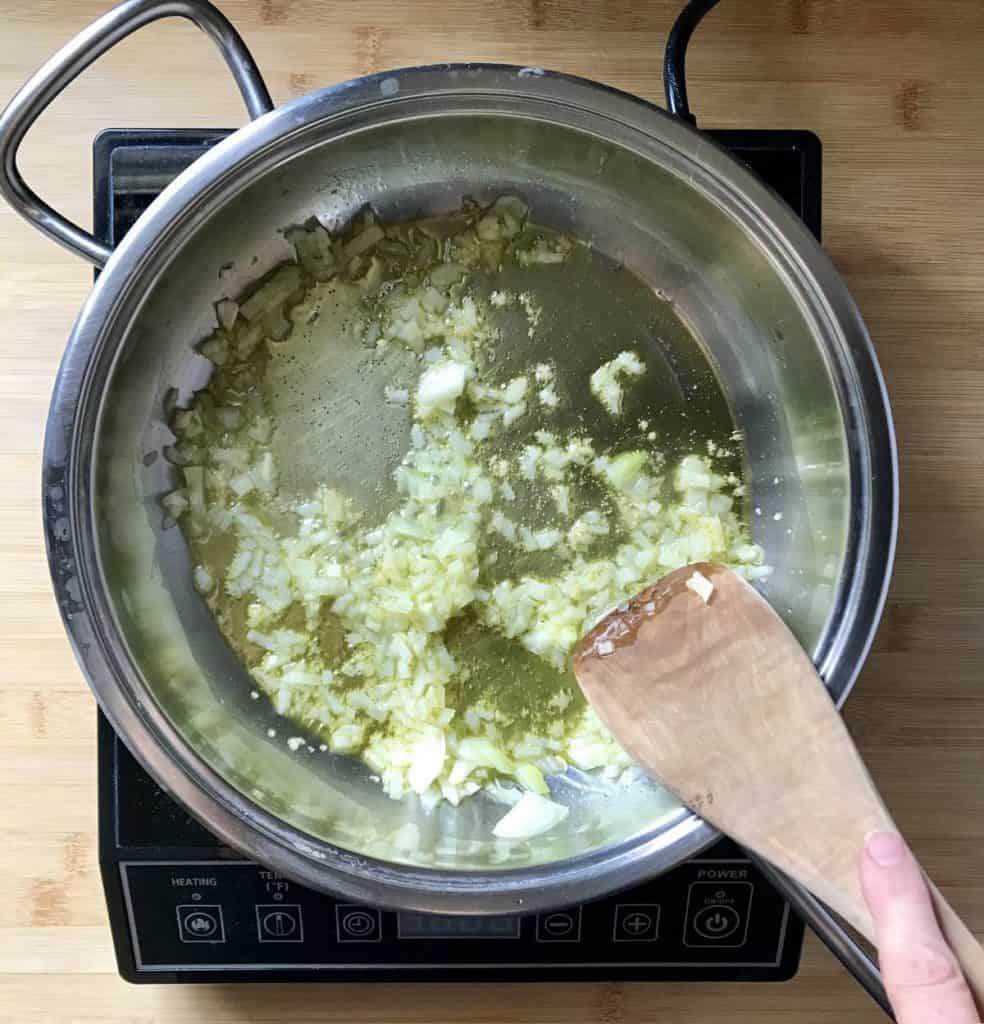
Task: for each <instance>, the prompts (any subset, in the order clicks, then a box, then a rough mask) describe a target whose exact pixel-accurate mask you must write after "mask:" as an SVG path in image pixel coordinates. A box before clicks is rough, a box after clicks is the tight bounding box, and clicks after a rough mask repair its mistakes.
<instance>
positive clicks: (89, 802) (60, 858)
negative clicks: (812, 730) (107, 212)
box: [0, 0, 984, 1024]
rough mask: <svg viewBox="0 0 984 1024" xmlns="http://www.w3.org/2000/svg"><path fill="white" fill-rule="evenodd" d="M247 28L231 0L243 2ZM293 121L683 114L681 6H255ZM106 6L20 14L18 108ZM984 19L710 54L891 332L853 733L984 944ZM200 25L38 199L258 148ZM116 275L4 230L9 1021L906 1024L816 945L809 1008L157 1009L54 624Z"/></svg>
mask: <svg viewBox="0 0 984 1024" xmlns="http://www.w3.org/2000/svg"><path fill="white" fill-rule="evenodd" d="M220 3H221V0H220ZM221 5H222V7H223V10H224V11H225V12H226V13H227V14H228V15H229V17H230V18H231V19H232V20H233V21H234V22H235V24H236V25H237V27H238V28H239V29H240V31H241V32H242V33H243V35H244V36H245V38H246V40H247V42H248V43H249V45H250V47H251V48H252V50H253V52H254V55H255V56H256V58H257V60H258V62H259V64H260V67H261V68H262V69H263V71H264V72H265V74H266V76H267V82H268V85H269V87H270V90H271V92H272V93H273V95H274V98H275V99H277V100H284V99H286V98H288V97H290V96H293V95H297V94H300V93H302V92H306V91H308V90H310V89H313V88H316V87H318V86H320V85H323V84H329V83H332V82H336V81H339V80H342V79H344V78H349V77H352V76H354V75H359V74H364V73H367V72H370V71H375V70H379V69H382V68H386V67H393V66H399V65H406V64H415V63H427V62H431V61H437V60H445V59H465V58H485V59H489V60H502V61H510V62H514V63H521V64H539V65H543V66H546V67H553V68H557V69H559V70H563V71H568V72H573V73H575V74H580V75H586V76H588V77H592V78H597V79H600V80H603V81H606V82H608V83H610V84H612V85H615V86H618V87H620V88H622V89H626V90H628V91H630V92H635V93H638V94H640V95H642V96H645V97H647V98H651V99H655V100H660V79H661V57H660V54H661V49H662V45H663V41H664V39H665V34H666V32H667V30H668V28H669V26H670V23H671V21H672V19H673V17H674V15H675V14H676V12H677V9H678V6H679V4H678V2H677V0H500V2H498V3H495V4H487V3H482V2H480V0H467V2H466V0H419V2H414V0H410V2H396V0H360V2H358V3H356V2H355V0H333V2H332V4H331V5H326V4H324V3H319V2H317V0H227V2H224V3H221ZM105 6H106V4H105V3H104V2H103V0H49V2H47V3H43V4H35V3H29V2H28V0H0V23H2V25H3V29H2V31H0V101H4V102H5V101H6V99H7V98H8V97H9V96H10V95H12V93H13V92H14V90H15V89H16V88H17V87H18V86H19V85H20V84H21V82H22V81H23V80H24V79H25V78H26V77H27V76H28V74H30V73H31V72H32V71H33V70H34V69H35V68H36V67H37V66H38V65H39V64H41V63H42V62H43V61H44V60H46V59H47V58H48V57H49V56H50V55H51V54H52V53H53V52H54V51H55V50H56V49H57V48H58V47H59V46H60V45H61V44H62V43H63V42H65V41H66V40H67V39H68V38H69V37H70V36H71V35H73V34H74V33H76V32H78V31H79V30H80V29H81V28H83V27H84V26H85V25H86V24H87V23H88V22H89V21H91V20H92V19H93V18H94V17H96V16H97V15H98V14H99V13H101V12H102V11H103V10H104V9H105ZM982 38H984V5H982V4H981V3H980V2H979V0H948V2H947V3H946V4H927V3H925V2H924V0H866V2H865V3H847V2H845V0H722V3H721V5H720V7H719V8H718V10H717V11H715V12H714V14H712V15H711V16H710V18H709V19H708V21H707V22H706V23H705V24H704V25H703V26H702V27H701V29H700V30H699V32H698V35H697V36H696V38H695V41H694V44H693V47H692V50H691V54H690V60H689V62H688V66H689V72H690V75H689V80H690V94H691V102H692V104H693V106H694V110H695V112H696V114H697V116H698V118H699V119H700V120H701V122H702V123H703V124H705V125H707V126H713V127H755V128H778V127H787V128H811V129H813V130H814V131H816V132H817V133H818V134H819V135H820V136H821V138H822V139H823V141H824V146H825V167H824V174H825V187H824V238H825V244H826V246H827V248H828V250H829V251H830V253H831V254H832V256H833V257H834V260H835V261H836V263H837V264H838V266H839V267H840V269H841V270H842V272H843V273H844V275H845V277H846V278H847V281H848V284H849V286H850V288H851V289H852V291H853V293H854V295H855V297H856V298H857V300H858V303H859V305H860V306H861V309H862V312H863V313H864V315H865V318H866V320H867V322H868V326H869V328H870V329H871V332H872V335H873V337H874V340H875V344H876V346H877V348H878V353H879V356H880V358H881V360H882V365H883V367H884V370H885V373H886V376H887V379H888V385H889V389H890V391H891V394H892V398H893V402H894V408H895V415H896V419H897V427H898V432H899V440H900V447H901V452H902V491H903V508H902V531H901V540H900V549H899V560H898V568H897V571H896V575H895V583H894V586H893V589H892V593H891V597H890V603H889V608H888V612H887V615H886V618H885V622H884V624H883V626H882V630H881V633H880V635H879V639H878V642H877V645H876V649H875V652H874V653H873V655H872V656H871V658H870V660H869V662H868V666H867V668H866V669H865V671H864V674H863V675H862V678H861V681H860V683H859V685H858V689H857V690H856V691H855V694H854V696H853V697H852V698H851V701H850V702H849V704H848V709H847V719H848V724H849V725H850V727H851V730H852V732H853V735H854V737H855V739H856V740H857V742H858V744H859V746H860V747H861V750H862V753H863V754H864V756H865V759H866V761H867V762H868V764H869V765H870V766H871V768H872V771H873V774H874V775H875V778H876V781H877V783H878V785H879V787H880V788H881V790H882V792H883V793H884V794H885V797H886V800H887V801H888V803H889V805H890V806H891V808H892V811H893V813H894V815H895V816H896V818H897V820H898V822H899V824H900V827H901V828H902V829H903V831H905V832H906V834H907V835H908V836H909V837H910V838H911V841H912V843H913V846H914V847H915V849H916V851H917V853H918V854H919V856H920V857H921V859H922V860H923V863H924V864H925V866H926V869H927V871H928V872H929V873H930V874H931V875H932V876H933V877H934V878H935V879H936V880H937V881H938V883H939V885H940V887H941V888H942V889H944V890H945V891H946V893H947V895H948V896H949V897H950V898H951V899H952V901H953V903H954V904H955V906H957V907H958V908H959V910H960V911H961V913H962V914H963V915H964V916H965V918H966V920H967V922H968V924H969V925H970V927H971V928H972V929H973V930H974V931H976V932H977V934H978V935H979V936H980V935H982V934H984V872H982V870H981V869H982V867H984V784H982V782H981V780H982V779H984V627H982V622H984V583H982V579H984V515H982V511H981V510H982V508H984V454H982V453H984V137H982V136H981V133H980V125H981V124H982V123H984V64H982V58H981V40H982ZM243 117H244V115H243V112H242V109H241V107H240V103H239V99H238V96H237V95H236V93H235V90H234V87H233V85H232V83H231V80H230V79H229V78H228V75H227V74H226V72H225V70H224V68H223V66H222V65H221V62H220V60H219V59H218V57H217V56H216V55H215V54H214V52H213V51H212V49H211V47H210V46H209V44H208V43H207V41H206V40H205V39H204V38H201V37H199V36H198V35H197V34H196V33H195V30H194V29H192V28H191V27H190V26H186V25H183V24H176V23H162V24H159V25H154V26H151V27H150V28H148V29H144V30H143V32H141V33H140V34H139V35H138V36H136V37H134V38H132V39H130V40H128V41H126V42H125V43H123V44H122V45H121V46H120V47H118V48H117V49H116V50H114V51H113V52H112V53H111V54H110V55H109V56H108V57H106V58H104V59H103V60H101V61H100V62H99V63H97V64H96V65H95V66H94V67H93V68H92V69H90V71H89V72H88V73H87V74H86V75H85V77H84V78H83V79H82V80H81V81H80V82H78V83H77V84H76V85H75V86H73V87H72V89H71V90H70V91H69V92H68V93H67V94H66V95H65V96H64V97H62V98H61V99H60V100H59V101H58V102H57V103H56V104H55V105H54V107H53V108H52V109H51V111H50V112H49V113H48V114H47V115H46V117H45V118H44V119H43V120H42V121H41V122H40V123H39V125H38V126H37V127H36V129H35V130H34V131H33V132H32V134H31V136H30V137H29V139H28V141H27V143H26V145H25V148H24V151H23V157H22V167H23V169H24V172H25V175H26V176H27V178H28V180H29V181H30V182H31V183H32V184H33V185H35V186H36V187H37V189H38V190H39V191H40V192H41V193H42V194H43V195H44V196H45V197H46V198H48V199H49V200H50V201H52V202H53V204H54V205H55V206H56V207H58V208H59V209H61V210H63V211H64V212H66V213H67V214H69V215H70V216H71V217H72V218H73V219H77V220H79V221H80V222H81V223H83V224H87V223H89V218H90V205H91V193H90V184H89V183H90V179H91V165H90V151H91V143H92V138H93V136H94V135H95V134H96V133H97V132H98V131H99V130H100V129H102V128H105V127H125V126H142V127H178V126H196V125H197V126H208V127H217V126H219V127H224V126H235V125H238V124H240V123H242V121H243ZM90 283H91V276H90V272H89V270H88V268H87V267H86V266H84V265H83V264H82V263H80V262H79V261H77V260H75V259H73V258H72V257H70V256H69V255H67V254H65V253H63V252H62V251H61V250H59V249H57V248H56V247H55V246H53V245H52V244H51V243H49V242H48V241H47V240H45V239H43V238H42V237H41V236H40V235H37V234H36V233H34V232H33V231H32V230H31V229H30V228H28V227H27V226H26V225H25V224H23V223H21V222H20V221H19V220H18V219H17V218H16V217H15V216H14V215H13V214H11V213H9V212H8V211H7V210H6V208H3V209H0V309H2V311H3V332H2V334H0V466H2V469H0V666H2V673H3V674H2V682H0V835H2V836H3V841H2V842H0V878H2V880H3V886H2V890H0V1024H14V1022H16V1024H23V1022H25V1021H28V1020H30V1021H32V1022H34V1024H49V1022H50V1024H67V1022H69V1021H72V1022H75V1021H79V1022H81V1021H86V1022H100V1024H124V1022H126V1024H134V1022H140V1024H150V1022H158V1021H165V1020H166V1021H167V1022H168V1024H226V1022H228V1024H232V1022H236V1024H239V1022H243V1021H256V1022H268V1024H274V1022H277V1024H279V1022H282V1021H286V1020H290V1021H291V1022H292V1024H304V1022H311V1024H314V1022H316V1021H317V1022H319V1024H325V1022H335V1021H337V1022H339V1024H342V1022H345V1024H349V1022H353V1021H365V1022H371V1024H383V1022H387V1024H388V1022H414V1024H418V1022H419V1024H444V1022H453V1021H461V1022H466V1021H467V1022H469V1024H486V1022H489V1024H491V1022H496V1021H515V1022H537V1024H540V1022H543V1024H547V1022H554V1021H556V1022H558V1024H560V1022H563V1024H577V1022H585V1024H588V1022H591V1024H597V1022H598V1021H606V1022H623V1021H624V1022H632V1021H640V1022H643V1021H645V1022H656V1021H665V1022H668V1024H718V1022H725V1021H727V1022H728V1024H768V1022H770V1021H774V1022H776V1024H835V1022H836V1024H862V1022H864V1024H869V1022H870V1024H876V1022H878V1021H880V1020H882V1019H883V1018H882V1017H881V1016H880V1015H879V1012H878V1011H877V1010H876V1009H875V1008H874V1006H873V1005H872V1004H870V1003H869V1002H868V1000H867V998H866V997H865V996H864V994H863V993H861V992H860V991H859V990H858V989H857V987H856V986H855V984H854V983H853V982H852V981H851V980H850V979H849V978H847V977H845V976H844V975H843V974H842V972H841V969H840V968H839V966H838V965H837V964H835V963H834V961H833V960H832V959H831V958H830V957H829V956H828V954H827V953H826V952H825V951H823V950H822V949H821V948H820V947H819V946H818V945H817V944H816V943H815V942H813V941H812V940H811V941H808V943H807V947H806V952H805V956H804V964H803V967H802V969H801V971H800V974H799V976H798V978H797V979H796V980H795V981H794V982H792V983H790V984H788V985H782V986H772V985H770V986H757V987H752V986H740V985H704V986H681V985H676V986H674V985H644V984H627V985H615V984H598V985H585V986H574V985H566V986H565V985H553V986H541V985H532V986H521V985H510V986H498V987H496V988H495V989H494V990H493V989H487V990H483V991H481V992H474V991H468V992H465V991H464V990H463V989H462V987H461V986H445V987H441V986H431V985H426V986H397V985H391V986H388V985H373V986H365V987H357V986H338V987H332V988H323V987H319V988H313V987H310V986H292V987H287V986H260V987H245V986H240V987H233V986H215V987H211V986H208V987H197V988H183V989H181V988H168V987H141V988H135V987H129V986H127V985H125V984H124V983H123V982H121V981H120V980H119V979H118V978H117V977H116V975H115V969H114V964H113V960H112V954H111V950H110V945H109V934H108V930H107V926H106V917H105V910H104V907H103V902H102V894H101V890H100V886H99V877H98V866H97V850H96V836H95V821H96V800H95V769H96V765H95V710H94V705H93V702H92V699H91V698H90V697H89V694H88V691H87V690H86V688H85V685H84V683H83V682H82V679H81V676H80V674H79V672H78V669H77V668H76V666H75V662H74V660H73V658H72V655H71V652H70V651H69V648H68V643H67V641H66V640H65V637H64V635H63V632H62V629H61V625H60V623H59V621H58V617H57V612H56V609H55V606H54V601H53V600H52V598H51V595H50V592H49V587H48V578H47V567H46V564H45V558H44V550H43V541H42V534H41V528H40V509H39V501H38V494H39V486H40V485H39V467H40V451H41V436H42V431H43V427H44V420H45V413H46V408H47V401H48V394H49V391H50V388H51V384H52V381H53V379H54V374H55V370H56V368H57V365H58V360H59V357H60V355H61V351H62V348H63V345H64V341H65V338H66V336H67V334H68V332H69V330H70V327H71V324H72V320H73V319H74V317H75V314H76V312H77V311H78V309H79V307H80V305H81V303H82V301H83V299H84V297H85V295H86V292H87V290H88V288H89V285H90Z"/></svg>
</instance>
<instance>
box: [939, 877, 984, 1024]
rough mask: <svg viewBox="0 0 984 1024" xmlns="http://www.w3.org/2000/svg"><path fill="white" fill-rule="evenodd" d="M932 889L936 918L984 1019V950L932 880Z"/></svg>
mask: <svg viewBox="0 0 984 1024" xmlns="http://www.w3.org/2000/svg"><path fill="white" fill-rule="evenodd" d="M929 891H930V894H931V895H932V897H933V906H934V908H935V909H936V919H937V920H938V921H939V923H940V928H941V930H942V932H943V936H944V938H945V939H946V941H947V943H948V944H949V946H950V949H952V950H953V953H954V956H956V958H957V962H958V963H959V964H960V967H961V970H963V973H964V977H965V978H966V979H967V985H968V986H969V987H970V991H971V992H972V993H973V994H974V1000H975V1002H976V1003H977V1012H978V1013H979V1014H980V1015H981V1018H982V1019H984V949H981V945H980V943H979V942H978V941H977V939H976V938H974V935H973V933H972V932H971V930H970V929H969V928H968V927H967V926H966V925H965V924H964V923H963V921H962V920H961V919H960V918H959V917H958V916H957V912H956V911H955V910H954V909H953V907H951V906H950V904H949V903H947V901H946V899H945V897H944V896H943V893H941V892H940V891H939V889H937V888H936V886H935V885H933V883H932V882H930V883H929Z"/></svg>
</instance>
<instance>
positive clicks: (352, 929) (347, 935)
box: [335, 903, 383, 942]
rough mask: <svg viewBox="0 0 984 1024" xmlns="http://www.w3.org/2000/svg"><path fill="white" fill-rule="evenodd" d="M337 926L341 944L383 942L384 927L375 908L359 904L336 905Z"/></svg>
mask: <svg viewBox="0 0 984 1024" xmlns="http://www.w3.org/2000/svg"><path fill="white" fill-rule="evenodd" d="M335 924H336V925H337V926H338V941H339V942H382V941H383V926H382V919H381V917H380V914H379V911H378V910H377V909H376V908H375V907H363V906H360V905H359V904H357V903H336V904H335Z"/></svg>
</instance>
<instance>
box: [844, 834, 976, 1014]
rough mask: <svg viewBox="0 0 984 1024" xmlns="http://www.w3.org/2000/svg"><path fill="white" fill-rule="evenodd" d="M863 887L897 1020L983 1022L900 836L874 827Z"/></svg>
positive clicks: (864, 860) (866, 852)
mask: <svg viewBox="0 0 984 1024" xmlns="http://www.w3.org/2000/svg"><path fill="white" fill-rule="evenodd" d="M861 888H862V890H863V892H864V898H865V900H866V901H867V903H868V909H869V910H870V911H871V916H872V918H873V919H874V922H875V935H876V937H877V940H878V962H879V966H880V967H881V973H882V979H883V981H884V982H885V989H886V990H887V992H888V998H889V999H890V1000H891V1002H892V1006H893V1008H894V1010H895V1015H896V1020H897V1021H898V1024H978V1021H979V1017H978V1016H977V1010H976V1009H975V1007H974V1000H973V997H972V996H971V994H970V989H969V988H968V987H967V983H966V982H965V981H964V977H963V974H962V973H961V971H960V967H959V965H958V964H957V961H956V958H955V957H954V955H953V953H952V952H951V951H950V948H949V946H947V944H946V940H945V939H944V938H943V934H942V932H941V931H940V927H939V925H938V924H937V921H936V913H935V911H934V910H933V903H932V900H931V898H930V895H929V889H928V888H927V886H926V882H925V880H924V878H923V874H922V871H921V870H920V868H919V865H918V863H917V862H916V859H915V857H913V855H912V854H911V853H910V852H909V848H908V847H907V846H906V845H905V843H904V841H903V840H902V837H901V836H898V835H896V834H895V833H893V832H875V833H873V834H872V835H871V836H869V837H868V841H867V843H866V844H865V849H864V853H863V854H862V855H861Z"/></svg>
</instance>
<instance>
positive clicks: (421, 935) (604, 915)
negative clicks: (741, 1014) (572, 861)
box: [118, 857, 791, 979]
mask: <svg viewBox="0 0 984 1024" xmlns="http://www.w3.org/2000/svg"><path fill="white" fill-rule="evenodd" d="M118 868H119V883H120V886H121V889H122V893H123V898H124V903H125V907H126V916H127V927H128V931H129V934H130V941H131V943H132V953H133V968H134V970H135V971H136V972H138V973H140V974H143V975H158V976H159V975H160V974H162V973H165V974H176V975H177V974H182V973H188V972H207V973H215V972H228V971H232V972H237V971H243V970H247V971H252V972H268V971H272V972H278V971H280V972H290V973H292V974H303V973H308V972H311V971H315V972H317V973H318V974H319V975H321V974H324V973H331V974H341V975H344V976H347V977H352V976H353V975H358V976H360V977H365V976H366V975H367V974H376V973H377V972H380V971H382V972H385V973H388V974H392V975H398V974H402V973H404V972H408V971H409V972H411V973H413V974H420V973H422V972H428V971H429V972H439V973H441V974H442V975H453V974H455V973H457V972H458V971H459V970H462V969H464V970H466V971H467V970H472V971H477V972H483V973H484V972H485V971H488V970H492V971H494V972H496V973H497V974H498V973H501V972H504V971H508V972H510V973H512V974H515V975H520V974H527V975H530V976H532V977H533V978H535V979H540V978H542V977H543V976H544V973H545V972H548V971H549V973H551V974H556V975H566V976H568V977H578V976H581V975H583V974H584V972H585V971H589V972H591V973H592V974H593V975H595V976H605V977H609V976H611V975H612V973H613V972H617V974H618V976H619V977H639V978H645V977H652V976H653V974H652V973H651V972H654V971H658V972H659V976H662V977H665V976H666V974H667V973H668V972H669V973H673V972H679V973H680V975H681V976H682V975H684V974H685V973H688V972H697V973H699V974H701V975H704V976H706V975H708V974H712V975H713V974H716V973H718V972H720V973H721V976H724V973H725V972H727V976H729V977H734V976H736V975H741V974H742V973H746V974H747V976H754V975H755V974H756V973H758V972H762V971H768V972H770V973H772V974H774V975H776V974H779V973H780V972H782V971H784V970H788V969H789V964H788V963H786V964H784V950H785V946H786V938H787V931H788V930H789V929H790V927H791V919H790V912H789V909H788V908H787V907H786V905H785V904H784V903H783V902H782V900H781V899H780V898H779V896H778V895H777V894H776V893H775V891H774V890H773V889H772V888H771V887H770V886H769V885H768V884H766V883H765V882H764V881H763V880H762V879H761V878H759V877H758V876H757V875H756V873H755V871H754V869H753V868H752V866H751V864H749V862H748V861H746V860H744V859H741V858H738V857H721V858H718V857H708V858H706V859H705V858H701V859H698V860H694V861H691V862H690V863H688V864H686V865H685V866H683V867H681V868H678V869H677V870H675V871H673V872H671V873H670V874H668V875H664V876H662V877H661V878H659V879H656V880H655V881H653V882H651V883H648V884H646V885H642V886H638V887H636V888H634V889H631V890H629V891H626V892H624V893H622V894H621V895H619V896H614V897H610V898H607V899H604V900H600V901H597V902H594V903H587V904H584V905H583V906H575V907H567V908H564V909H561V910H555V911H552V912H549V913H544V914H537V915H524V916H519V915H517V916H512V917H458V916H444V915H433V914H415V913H403V912H401V913H395V912H392V911H387V910H380V909H379V908H378V907H373V906H367V905H364V904H359V903H349V902H345V901H344V900H342V899H332V898H330V897H328V896H323V895H321V894H319V893H315V892H311V891H309V890H307V889H304V888H302V887H301V886H298V885H296V884H294V883H293V882H290V881H288V880H287V879H285V878H283V877H281V876H280V875H278V874H277V873H276V872H273V871H269V870H267V869H265V868H262V867H258V866H257V865H255V864H251V863H248V862H245V861H232V860H225V861H223V860H197V861H196V860H187V861H180V862H179V861H167V860H129V861H121V862H120V863H119V865H118Z"/></svg>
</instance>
